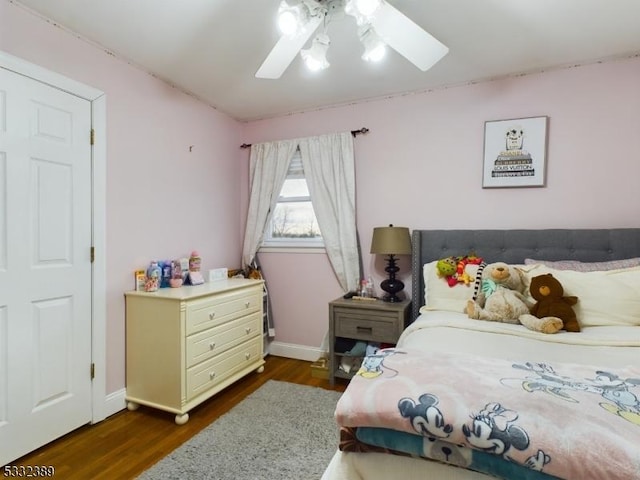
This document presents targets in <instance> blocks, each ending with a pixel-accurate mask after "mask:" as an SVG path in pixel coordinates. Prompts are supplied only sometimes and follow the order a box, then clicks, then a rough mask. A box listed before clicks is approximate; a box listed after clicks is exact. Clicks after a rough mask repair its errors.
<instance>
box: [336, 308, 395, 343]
mask: <svg viewBox="0 0 640 480" xmlns="http://www.w3.org/2000/svg"><path fill="white" fill-rule="evenodd" d="M335 322H336V324H335V336H336V337H346V338H357V339H359V340H364V341H374V342H389V343H395V342H396V341H397V339H398V327H397V322H396V317H392V316H385V315H380V314H379V313H376V314H375V315H371V316H369V315H366V314H355V313H351V312H349V311H342V312H340V311H338V312H335Z"/></svg>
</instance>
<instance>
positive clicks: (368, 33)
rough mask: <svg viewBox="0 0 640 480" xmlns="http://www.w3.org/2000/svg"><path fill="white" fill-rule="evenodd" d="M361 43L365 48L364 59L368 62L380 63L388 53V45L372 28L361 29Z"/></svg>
mask: <svg viewBox="0 0 640 480" xmlns="http://www.w3.org/2000/svg"><path fill="white" fill-rule="evenodd" d="M359 37H360V42H362V45H363V46H364V53H363V54H362V59H363V60H365V61H367V62H379V61H380V60H382V59H383V58H384V56H385V54H386V53H387V44H386V43H385V42H384V40H382V38H380V35H378V34H377V33H376V31H375V30H374V29H373V27H372V26H370V25H368V26H366V27H365V28H361V29H360V32H359Z"/></svg>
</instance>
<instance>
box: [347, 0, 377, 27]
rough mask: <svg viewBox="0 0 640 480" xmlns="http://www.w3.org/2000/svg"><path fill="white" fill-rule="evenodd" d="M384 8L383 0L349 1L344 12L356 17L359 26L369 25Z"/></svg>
mask: <svg viewBox="0 0 640 480" xmlns="http://www.w3.org/2000/svg"><path fill="white" fill-rule="evenodd" d="M381 6H382V0H347V2H346V3H345V5H344V11H345V13H346V14H347V15H351V16H352V17H355V19H356V22H357V23H358V25H364V24H366V23H368V22H369V21H370V20H371V18H373V17H374V16H375V14H376V13H377V11H378V10H379V9H380V7H381Z"/></svg>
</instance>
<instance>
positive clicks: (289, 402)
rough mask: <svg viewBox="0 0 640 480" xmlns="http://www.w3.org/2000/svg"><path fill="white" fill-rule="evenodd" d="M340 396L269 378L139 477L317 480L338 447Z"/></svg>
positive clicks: (147, 479) (143, 479) (156, 479)
mask: <svg viewBox="0 0 640 480" xmlns="http://www.w3.org/2000/svg"><path fill="white" fill-rule="evenodd" d="M340 395H341V393H340V392H335V391H332V390H324V389H322V388H317V387H310V386H305V385H296V384H293V383H287V382H280V381H276V380H269V381H268V382H267V383H265V384H264V385H262V386H261V387H260V388H259V389H258V390H256V391H255V392H253V393H252V394H251V395H249V396H248V397H246V398H245V399H244V400H243V401H242V402H240V403H239V404H238V405H236V406H235V407H233V408H232V409H231V410H230V411H229V412H227V413H226V414H224V415H222V416H221V417H220V418H219V419H218V420H216V421H214V422H213V423H212V424H211V425H209V426H207V427H205V428H204V430H202V431H201V432H200V433H198V434H197V435H195V436H194V437H192V438H191V439H189V440H188V441H187V442H186V443H184V444H183V445H182V446H180V447H178V448H177V449H176V450H174V451H173V452H171V453H170V454H169V455H167V456H166V457H165V458H163V459H162V460H160V461H159V462H158V463H156V464H155V465H154V466H152V467H151V468H150V469H149V470H147V471H145V472H144V473H143V474H142V475H141V476H139V477H138V479H140V480H165V479H167V480H168V479H171V480H174V479H184V480H199V479H208V480H301V479H304V480H311V479H319V478H320V477H321V476H322V473H323V472H324V470H325V468H326V467H327V465H328V464H329V462H330V461H331V457H332V456H333V454H334V453H335V451H336V449H337V447H338V427H337V425H336V422H335V420H334V417H333V413H334V411H335V408H336V403H337V402H338V399H339V398H340ZM214 398H215V397H214Z"/></svg>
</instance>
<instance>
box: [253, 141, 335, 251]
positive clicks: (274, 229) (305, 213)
mask: <svg viewBox="0 0 640 480" xmlns="http://www.w3.org/2000/svg"><path fill="white" fill-rule="evenodd" d="M262 246H263V247H323V246H324V243H323V241H322V235H321V233H320V227H319V226H318V220H317V219H316V214H315V212H314V211H313V206H312V205H311V196H310V195H309V188H308V186H307V181H306V179H305V177H304V169H303V168H302V159H301V158H300V150H296V153H295V154H294V155H293V158H292V159H291V163H290V164H289V170H288V171H287V178H286V179H285V181H284V185H283V186H282V190H281V191H280V196H279V197H278V203H277V204H276V207H275V209H274V211H273V215H272V216H271V222H270V223H269V225H267V231H266V232H265V237H264V241H263V243H262Z"/></svg>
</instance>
